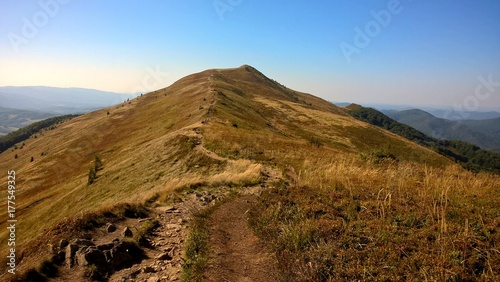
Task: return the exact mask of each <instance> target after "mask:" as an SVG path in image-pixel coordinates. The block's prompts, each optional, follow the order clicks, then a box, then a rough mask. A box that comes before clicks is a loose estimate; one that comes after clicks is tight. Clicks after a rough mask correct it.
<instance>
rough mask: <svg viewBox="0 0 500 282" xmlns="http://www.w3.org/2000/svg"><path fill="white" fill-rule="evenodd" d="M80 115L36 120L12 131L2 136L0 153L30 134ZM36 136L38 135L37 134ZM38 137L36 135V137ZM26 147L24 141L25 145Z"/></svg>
mask: <svg viewBox="0 0 500 282" xmlns="http://www.w3.org/2000/svg"><path fill="white" fill-rule="evenodd" d="M77 116H78V115H65V116H58V117H52V118H48V119H45V120H42V121H39V122H35V123H33V124H30V125H28V126H26V127H23V128H21V129H18V130H16V131H14V132H11V133H9V134H7V135H5V136H3V137H0V153H1V152H3V151H5V150H7V149H9V148H10V147H12V146H14V145H15V144H17V143H19V142H22V141H24V140H26V139H28V138H29V137H30V136H32V135H34V134H36V133H38V132H40V131H41V130H42V129H45V128H53V126H54V125H55V124H58V123H61V122H63V121H65V120H68V119H71V118H74V117H77ZM35 136H36V135H35ZM35 138H36V137H35ZM22 147H24V143H23V146H22Z"/></svg>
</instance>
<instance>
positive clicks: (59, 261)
mask: <svg viewBox="0 0 500 282" xmlns="http://www.w3.org/2000/svg"><path fill="white" fill-rule="evenodd" d="M65 260H66V252H65V251H59V252H57V254H55V255H53V256H52V258H51V261H52V262H53V263H54V264H56V265H63V264H64V261H65Z"/></svg>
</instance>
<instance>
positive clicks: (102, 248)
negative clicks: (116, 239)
mask: <svg viewBox="0 0 500 282" xmlns="http://www.w3.org/2000/svg"><path fill="white" fill-rule="evenodd" d="M114 246H115V244H113V243H108V244H101V245H97V249H98V250H100V251H109V250H111V249H112V248H113V247H114Z"/></svg>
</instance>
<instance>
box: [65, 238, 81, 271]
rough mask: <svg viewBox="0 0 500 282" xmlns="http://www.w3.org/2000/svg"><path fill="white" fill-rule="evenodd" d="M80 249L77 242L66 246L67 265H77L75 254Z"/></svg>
mask: <svg viewBox="0 0 500 282" xmlns="http://www.w3.org/2000/svg"><path fill="white" fill-rule="evenodd" d="M77 251H78V245H76V244H73V243H71V244H69V245H68V246H67V247H66V251H65V253H66V265H67V266H68V267H69V268H71V267H73V266H74V265H75V254H76V252H77Z"/></svg>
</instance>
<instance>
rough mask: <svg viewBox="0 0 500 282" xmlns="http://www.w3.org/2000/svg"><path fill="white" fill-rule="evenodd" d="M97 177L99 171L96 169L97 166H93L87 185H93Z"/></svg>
mask: <svg viewBox="0 0 500 282" xmlns="http://www.w3.org/2000/svg"><path fill="white" fill-rule="evenodd" d="M96 179H97V173H96V171H95V168H93V167H91V168H90V169H89V179H88V182H87V185H91V184H92V183H94V182H95V180H96Z"/></svg>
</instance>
